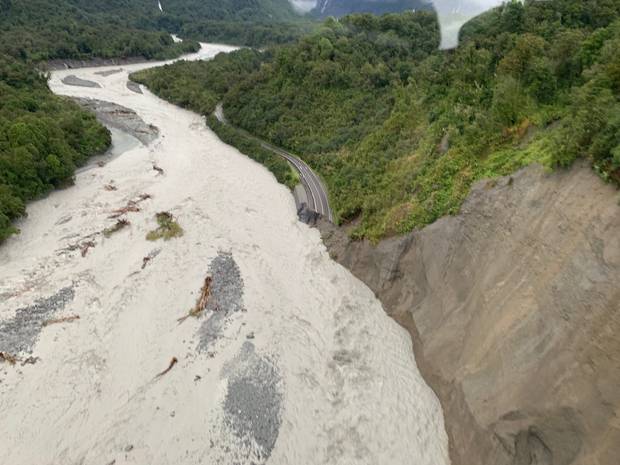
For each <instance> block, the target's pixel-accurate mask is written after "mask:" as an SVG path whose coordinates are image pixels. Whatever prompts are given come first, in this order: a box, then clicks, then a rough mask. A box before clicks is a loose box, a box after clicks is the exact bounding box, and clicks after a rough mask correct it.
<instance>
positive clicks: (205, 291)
mask: <svg viewBox="0 0 620 465" xmlns="http://www.w3.org/2000/svg"><path fill="white" fill-rule="evenodd" d="M212 282H213V278H212V277H211V276H207V277H206V278H205V282H204V284H203V285H202V289H201V291H200V297H198V300H197V301H196V305H194V308H192V309H191V310H190V311H189V313H188V314H187V315H185V316H184V317H181V318H179V319H178V320H177V321H178V322H179V323H183V322H184V321H185V320H187V319H188V318H189V317H190V316H193V317H194V318H197V317H198V316H200V314H201V313H202V312H203V311H204V309H205V308H207V304H208V303H209V296H210V295H211V283H212Z"/></svg>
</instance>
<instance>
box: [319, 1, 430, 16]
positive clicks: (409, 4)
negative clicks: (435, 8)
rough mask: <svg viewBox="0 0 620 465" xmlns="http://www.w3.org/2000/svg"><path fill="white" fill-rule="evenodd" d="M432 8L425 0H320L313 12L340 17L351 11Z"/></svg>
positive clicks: (379, 13)
mask: <svg viewBox="0 0 620 465" xmlns="http://www.w3.org/2000/svg"><path fill="white" fill-rule="evenodd" d="M430 9H432V5H431V4H430V3H429V2H427V1H425V0H318V2H317V4H316V7H315V8H314V9H313V10H312V14H314V15H315V16H319V17H323V18H324V17H328V16H335V17H340V16H345V15H348V14H351V13H373V14H377V15H381V14H386V13H398V12H401V11H407V10H430Z"/></svg>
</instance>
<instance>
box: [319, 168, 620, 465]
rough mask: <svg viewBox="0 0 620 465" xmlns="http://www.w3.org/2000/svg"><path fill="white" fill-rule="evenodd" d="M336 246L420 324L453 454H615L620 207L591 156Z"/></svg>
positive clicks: (414, 332) (492, 459)
mask: <svg viewBox="0 0 620 465" xmlns="http://www.w3.org/2000/svg"><path fill="white" fill-rule="evenodd" d="M319 228H320V229H321V232H322V236H323V240H324V242H325V244H326V245H327V247H328V249H329V250H330V253H331V255H332V256H333V257H334V258H335V259H336V260H338V261H339V262H340V263H341V264H342V265H344V266H345V267H347V268H349V269H350V270H351V271H352V272H353V274H355V275H356V276H357V277H358V278H360V279H361V280H362V281H364V282H365V283H366V284H367V285H368V286H369V287H370V288H371V289H372V290H374V291H375V293H376V294H377V296H378V297H379V298H380V300H381V301H382V302H383V305H384V308H385V309H386V311H387V312H388V313H389V314H390V315H391V316H392V317H394V318H395V319H396V320H397V321H399V322H400V323H401V324H402V325H403V326H405V327H406V328H407V329H408V330H409V332H410V333H411V336H412V339H413V343H414V351H415V355H416V360H417V362H418V366H419V367H420V370H421V371H422V374H423V376H424V377H425V379H426V381H427V382H428V383H429V384H430V385H431V387H432V388H433V389H434V390H435V392H436V393H437V395H438V396H439V398H440V400H441V403H442V406H443V410H444V414H445V424H446V429H447V431H448V435H449V438H450V455H451V459H452V463H453V465H474V464H480V465H488V464H493V465H508V464H510V465H523V464H534V465H551V464H553V465H569V464H597V465H615V464H617V463H618V462H617V461H618V457H620V421H619V420H618V419H619V417H620V389H618V386H620V338H618V334H619V333H620V287H619V285H618V284H619V283H620V234H619V232H620V206H619V205H618V193H617V191H616V190H615V189H614V188H612V187H611V186H609V185H605V184H604V183H603V182H601V180H600V179H599V178H598V177H596V176H595V174H593V173H592V172H591V170H590V169H589V168H587V167H585V166H583V165H580V166H575V167H574V168H572V169H571V170H569V171H565V172H558V173H553V174H549V173H545V172H544V171H543V169H542V168H540V167H536V166H532V167H529V168H526V169H524V170H521V171H520V172H518V173H516V174H515V175H514V176H512V177H510V178H504V179H500V180H497V181H486V182H482V183H479V184H478V185H477V186H476V187H475V188H474V189H473V190H472V193H471V194H470V196H469V198H468V200H467V202H466V203H465V204H464V206H463V208H462V211H461V213H460V214H459V215H458V216H455V217H448V218H444V219H441V220H440V221H437V222H436V223H434V224H432V225H430V226H428V227H426V228H424V229H422V230H420V231H416V232H413V233H411V234H409V235H406V236H403V237H396V238H391V239H387V240H385V241H383V242H381V243H380V244H378V245H377V246H376V247H375V246H372V245H371V244H369V243H367V242H352V241H351V240H349V238H348V236H347V234H346V232H345V231H344V230H342V229H338V228H336V227H334V226H333V225H331V224H329V223H327V222H321V224H320V225H319Z"/></svg>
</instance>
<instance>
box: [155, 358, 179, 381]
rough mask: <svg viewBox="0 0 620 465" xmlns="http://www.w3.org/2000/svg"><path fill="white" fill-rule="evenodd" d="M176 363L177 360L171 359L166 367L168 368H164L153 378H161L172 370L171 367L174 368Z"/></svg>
mask: <svg viewBox="0 0 620 465" xmlns="http://www.w3.org/2000/svg"><path fill="white" fill-rule="evenodd" d="M177 362H178V360H177V358H176V357H172V360H170V364H169V365H168V368H166V369H165V370H164V371H162V372H161V373H158V374H157V376H155V378H159V377H161V376H164V375H165V374H166V373H168V372H169V371H170V370H172V367H173V366H175V365H176V364H177Z"/></svg>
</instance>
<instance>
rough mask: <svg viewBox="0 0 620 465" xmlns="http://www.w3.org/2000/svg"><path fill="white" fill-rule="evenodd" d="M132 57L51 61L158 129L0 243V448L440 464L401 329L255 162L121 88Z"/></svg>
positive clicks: (4, 455) (31, 455)
mask: <svg viewBox="0 0 620 465" xmlns="http://www.w3.org/2000/svg"><path fill="white" fill-rule="evenodd" d="M224 50H225V48H223V47H209V46H205V48H204V49H203V51H205V52H206V53H204V54H203V55H202V56H203V57H208V56H213V54H215V53H216V52H219V51H224ZM132 66H135V67H134V68H132V69H127V70H124V71H123V72H114V73H106V72H102V71H104V70H101V69H97V70H95V69H81V70H67V71H60V72H57V73H54V74H53V75H52V78H51V81H50V86H51V88H52V89H53V90H54V91H56V92H58V93H62V94H64V95H68V96H70V97H88V98H93V99H97V100H100V101H106V102H112V103H114V104H116V105H121V106H122V107H124V108H127V109H131V110H133V111H135V112H136V114H137V116H139V117H140V118H141V119H142V120H143V121H145V122H146V124H149V125H153V126H156V127H158V128H159V131H160V132H159V137H158V138H157V139H156V140H155V141H154V142H153V143H151V144H150V145H149V146H144V145H140V146H138V147H135V146H134V147H133V148H131V149H130V150H129V151H128V152H127V153H125V154H123V156H117V157H116V158H113V159H112V160H110V161H109V162H108V163H106V164H105V165H103V166H95V167H93V168H92V169H89V170H85V171H81V172H79V173H78V174H77V175H76V179H75V185H74V186H73V187H72V188H71V189H67V190H62V191H57V192H54V193H52V194H51V195H50V196H49V197H47V198H45V199H41V200H39V201H36V202H33V203H31V204H30V205H29V211H30V213H31V214H30V216H29V217H28V218H26V219H24V220H22V221H21V223H20V225H21V227H22V234H20V235H18V236H13V237H11V238H9V239H8V241H7V243H6V244H5V245H4V246H2V247H0V261H2V263H3V266H2V267H1V268H0V295H1V296H2V299H0V332H1V333H2V336H3V337H0V352H3V355H2V357H0V379H1V382H0V410H1V411H2V412H3V421H2V422H0V462H2V463H11V464H15V465H31V464H32V463H38V464H56V463H79V462H83V463H91V462H93V463H94V462H97V463H98V462H99V461H101V460H103V463H109V462H114V461H116V463H120V462H122V461H133V462H136V463H150V464H154V465H157V464H178V463H187V462H191V463H198V462H200V461H202V462H203V463H222V464H233V463H257V464H263V463H266V462H267V461H268V463H270V464H274V465H277V464H282V465H285V464H286V465H289V464H291V463H325V464H333V465H340V464H342V463H356V464H366V465H375V464H377V463H409V462H411V461H415V462H416V463H418V464H422V465H447V464H448V456H447V438H446V433H445V429H444V426H443V419H442V415H441V409H440V407H439V403H438V400H437V398H436V397H435V396H434V394H433V393H432V391H431V390H430V389H429V388H428V386H426V384H425V383H424V381H423V379H422V378H421V376H420V375H419V373H418V371H417V368H416V365H415V360H414V358H413V353H412V351H411V342H410V340H409V337H408V335H407V334H406V332H405V331H403V330H402V328H400V327H398V325H397V324H396V323H394V322H393V321H392V320H391V319H389V318H388V317H387V316H386V315H385V313H384V312H383V310H382V308H381V306H380V304H379V302H378V301H377V300H376V299H375V297H374V296H373V294H372V292H370V290H369V289H368V288H367V287H366V286H364V285H363V284H362V283H361V282H360V281H359V280H357V279H355V278H354V277H353V276H352V275H351V274H350V273H348V272H347V271H346V270H345V269H344V268H342V267H340V266H339V265H337V264H336V263H334V262H333V261H332V260H331V259H330V258H329V256H328V254H327V253H326V252H325V249H324V247H323V245H322V242H321V240H320V237H319V234H318V233H317V232H316V231H315V230H312V229H310V228H308V227H307V226H306V225H303V224H301V223H300V222H298V221H297V220H296V210H295V206H294V204H293V201H292V198H291V196H290V193H289V191H288V190H287V189H285V188H284V187H283V186H281V185H279V184H278V183H276V182H275V181H274V178H273V176H272V175H271V174H270V173H269V172H268V171H267V170H266V169H264V168H263V167H262V166H260V165H258V164H257V163H255V162H254V161H252V160H250V159H249V158H247V157H245V156H242V155H241V154H240V153H239V152H238V151H236V150H235V149H233V148H232V147H230V146H228V145H226V144H223V143H222V142H221V141H220V140H219V139H218V138H217V137H216V136H215V135H214V134H213V133H212V132H211V131H210V130H208V129H207V128H206V127H205V125H204V119H203V118H202V117H200V116H199V115H196V114H193V113H190V112H187V111H184V110H182V109H179V108H178V107H175V106H173V105H170V104H167V103H166V102H163V101H161V100H159V99H157V98H156V97H155V96H153V95H152V94H150V93H149V92H144V93H143V94H139V93H135V92H132V91H130V90H128V89H127V87H126V84H127V79H128V73H129V72H130V71H133V70H135V69H137V68H139V67H141V66H146V65H132ZM110 71H112V70H110ZM68 74H75V75H76V77H78V78H79V79H81V80H86V81H92V82H95V83H97V84H98V87H77V86H66V85H64V84H63V83H62V79H63V78H64V77H65V76H66V75H68ZM162 218H165V219H166V221H161V219H162ZM172 224H175V225H177V226H178V227H176V228H175V230H174V231H173V232H174V234H166V232H167V231H163V234H152V233H153V231H160V228H164V227H168V226H169V225H172ZM160 232H162V231H160ZM160 236H161V238H160ZM147 237H148V238H149V239H153V241H151V240H147ZM188 315H189V316H188ZM41 398H44V399H50V398H52V399H54V402H40V399H41ZM395 418H398V419H399V421H395ZM400 438H407V439H406V440H400Z"/></svg>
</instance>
